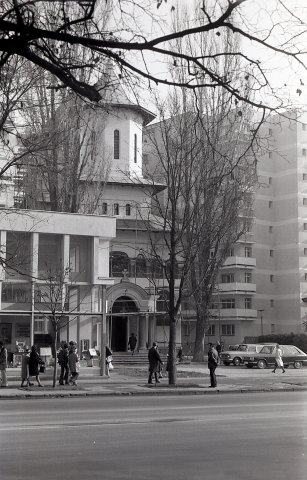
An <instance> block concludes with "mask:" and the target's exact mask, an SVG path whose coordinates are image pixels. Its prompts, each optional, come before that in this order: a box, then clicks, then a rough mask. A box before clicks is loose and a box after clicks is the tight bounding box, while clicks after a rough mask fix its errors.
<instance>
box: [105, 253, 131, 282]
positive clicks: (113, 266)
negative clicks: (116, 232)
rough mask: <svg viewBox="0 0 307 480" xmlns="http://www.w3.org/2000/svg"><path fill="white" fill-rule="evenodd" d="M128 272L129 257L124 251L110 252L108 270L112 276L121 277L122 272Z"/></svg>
mask: <svg viewBox="0 0 307 480" xmlns="http://www.w3.org/2000/svg"><path fill="white" fill-rule="evenodd" d="M125 271H126V272H127V274H130V259H129V257H128V255H127V254H126V253H125V252H111V254H110V272H111V275H112V276H113V277H122V276H123V274H124V272H125Z"/></svg>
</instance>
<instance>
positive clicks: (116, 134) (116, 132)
mask: <svg viewBox="0 0 307 480" xmlns="http://www.w3.org/2000/svg"><path fill="white" fill-rule="evenodd" d="M114 159H115V160H119V130H114Z"/></svg>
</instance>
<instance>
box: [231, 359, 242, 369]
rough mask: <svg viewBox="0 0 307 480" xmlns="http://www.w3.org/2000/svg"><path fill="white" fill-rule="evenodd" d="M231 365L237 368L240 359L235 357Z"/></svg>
mask: <svg viewBox="0 0 307 480" xmlns="http://www.w3.org/2000/svg"><path fill="white" fill-rule="evenodd" d="M232 363H233V364H234V365H235V366H236V367H238V365H241V358H240V357H235V358H234V359H233V361H232Z"/></svg>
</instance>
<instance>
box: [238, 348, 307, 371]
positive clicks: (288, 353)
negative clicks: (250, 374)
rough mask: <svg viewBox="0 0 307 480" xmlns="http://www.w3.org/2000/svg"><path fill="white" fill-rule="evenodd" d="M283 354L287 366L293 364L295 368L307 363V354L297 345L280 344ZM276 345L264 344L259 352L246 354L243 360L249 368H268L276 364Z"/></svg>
mask: <svg viewBox="0 0 307 480" xmlns="http://www.w3.org/2000/svg"><path fill="white" fill-rule="evenodd" d="M280 347H281V349H282V352H283V355H282V359H283V362H284V366H285V368H287V367H289V366H290V365H293V367H294V368H301V367H302V366H303V365H307V355H306V353H304V352H303V351H302V350H300V349H299V348H298V347H296V346H295V345H280ZM275 351H276V345H264V346H263V347H262V349H261V350H260V352H259V353H254V354H244V357H243V361H244V364H245V365H246V366H247V367H248V368H252V367H258V368H266V367H273V366H274V365H275Z"/></svg>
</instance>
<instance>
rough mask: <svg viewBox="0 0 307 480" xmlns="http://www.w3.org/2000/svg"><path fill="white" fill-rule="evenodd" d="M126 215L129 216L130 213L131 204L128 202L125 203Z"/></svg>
mask: <svg viewBox="0 0 307 480" xmlns="http://www.w3.org/2000/svg"><path fill="white" fill-rule="evenodd" d="M126 215H127V216H128V217H130V215H131V205H130V203H127V204H126Z"/></svg>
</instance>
